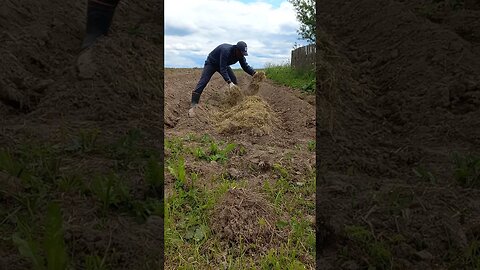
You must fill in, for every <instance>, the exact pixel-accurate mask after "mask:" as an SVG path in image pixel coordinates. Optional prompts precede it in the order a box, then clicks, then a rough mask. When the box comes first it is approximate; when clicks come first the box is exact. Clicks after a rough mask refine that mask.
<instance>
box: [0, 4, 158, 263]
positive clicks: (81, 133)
mask: <svg viewBox="0 0 480 270" xmlns="http://www.w3.org/2000/svg"><path fill="white" fill-rule="evenodd" d="M86 2H87V1H60V0H46V1H28V0H22V1H10V0H7V1H2V7H1V8H0V25H1V29H0V36H1V40H2V41H1V42H0V52H1V55H2V57H0V127H1V129H0V269H91V270H93V269H158V268H159V266H161V265H163V257H162V254H163V226H162V225H163V219H162V217H161V216H162V215H163V203H162V201H163V196H162V194H163V190H162V189H163V182H162V180H163V175H162V174H163V164H162V163H161V162H160V161H161V154H162V141H163V135H162V134H163V127H162V125H161V123H162V122H161V119H162V117H163V110H162V104H163V81H162V78H163V69H162V65H163V58H162V51H163V47H162V46H163V40H162V37H161V35H160V33H161V29H163V20H159V19H158V18H159V17H158V16H157V13H161V12H162V4H161V3H160V2H159V1H141V3H140V2H139V3H136V2H135V3H134V1H121V3H120V6H119V7H118V9H117V13H116V15H115V18H114V22H113V27H112V31H111V34H110V36H109V37H108V38H105V39H102V40H100V41H99V43H98V44H97V45H95V46H94V47H93V50H92V51H91V53H92V58H91V60H92V62H91V65H89V66H88V67H89V68H91V71H92V73H93V78H92V79H89V80H84V79H81V78H80V77H79V76H78V75H79V74H78V72H77V70H76V69H77V66H76V58H77V56H78V54H79V47H80V44H81V40H82V38H83V34H84V31H85V19H86V18H85V17H86V16H85V13H86Z"/></svg>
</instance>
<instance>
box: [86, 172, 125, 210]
mask: <svg viewBox="0 0 480 270" xmlns="http://www.w3.org/2000/svg"><path fill="white" fill-rule="evenodd" d="M90 190H91V191H92V193H93V194H95V195H96V196H97V198H98V199H100V201H101V202H102V205H103V213H104V215H106V213H107V210H108V208H109V207H110V206H119V204H121V203H124V202H127V201H128V200H129V199H130V193H129V189H128V187H127V186H126V185H125V183H124V182H123V181H122V180H121V178H120V177H119V176H118V175H116V174H113V173H111V174H109V175H107V176H97V177H96V178H95V179H94V180H93V181H92V183H91V185H90Z"/></svg>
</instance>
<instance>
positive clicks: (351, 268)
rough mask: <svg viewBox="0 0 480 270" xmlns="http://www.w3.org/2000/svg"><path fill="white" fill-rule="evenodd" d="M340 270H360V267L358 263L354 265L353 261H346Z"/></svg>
mask: <svg viewBox="0 0 480 270" xmlns="http://www.w3.org/2000/svg"><path fill="white" fill-rule="evenodd" d="M342 269H346V270H357V269H360V267H359V266H358V263H356V262H355V261H346V262H344V263H343V264H342Z"/></svg>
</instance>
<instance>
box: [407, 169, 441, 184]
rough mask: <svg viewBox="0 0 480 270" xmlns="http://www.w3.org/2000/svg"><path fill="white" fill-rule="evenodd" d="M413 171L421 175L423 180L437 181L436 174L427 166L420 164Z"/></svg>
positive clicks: (418, 175) (433, 182)
mask: <svg viewBox="0 0 480 270" xmlns="http://www.w3.org/2000/svg"><path fill="white" fill-rule="evenodd" d="M413 173H414V174H415V175H416V176H417V177H419V178H420V179H421V180H422V181H425V182H429V183H432V184H435V183H437V179H436V178H435V176H434V175H433V174H432V173H431V172H429V171H428V170H427V169H425V167H423V166H418V167H417V168H414V169H413Z"/></svg>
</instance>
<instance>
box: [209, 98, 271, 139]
mask: <svg viewBox="0 0 480 270" xmlns="http://www.w3.org/2000/svg"><path fill="white" fill-rule="evenodd" d="M217 115H218V119H219V121H218V124H217V126H218V129H219V131H220V132H221V133H250V134H252V135H255V136H262V135H266V134H270V133H271V132H272V130H273V128H274V127H275V125H276V123H277V122H278V119H277V118H276V116H275V113H274V112H273V111H272V109H271V108H270V106H269V105H268V103H266V102H265V101H264V100H263V99H262V98H260V97H258V96H247V97H245V98H244V99H243V100H242V101H240V103H239V104H238V105H235V106H233V107H231V108H229V109H226V110H225V111H221V112H219V113H218V114H217Z"/></svg>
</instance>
